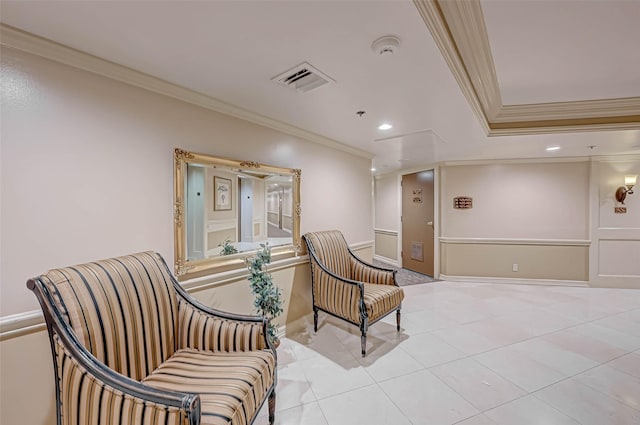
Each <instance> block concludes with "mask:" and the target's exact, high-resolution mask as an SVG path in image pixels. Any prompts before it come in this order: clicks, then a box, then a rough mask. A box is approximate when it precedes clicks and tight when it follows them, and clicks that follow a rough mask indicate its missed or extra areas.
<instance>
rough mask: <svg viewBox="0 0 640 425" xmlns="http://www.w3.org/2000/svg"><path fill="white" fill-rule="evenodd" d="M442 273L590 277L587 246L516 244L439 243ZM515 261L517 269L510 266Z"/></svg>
mask: <svg viewBox="0 0 640 425" xmlns="http://www.w3.org/2000/svg"><path fill="white" fill-rule="evenodd" d="M440 259H441V265H442V270H443V271H442V273H443V274H444V275H446V276H447V277H450V276H456V277H498V278H506V279H512V280H519V279H535V280H571V281H586V280H588V279H589V249H588V247H587V246H566V245H565V246H562V245H530V244H521V243H520V244H519V243H510V244H502V243H482V244H477V243H442V244H441V251H440ZM514 264H517V269H518V270H517V271H514V270H513V265H514Z"/></svg>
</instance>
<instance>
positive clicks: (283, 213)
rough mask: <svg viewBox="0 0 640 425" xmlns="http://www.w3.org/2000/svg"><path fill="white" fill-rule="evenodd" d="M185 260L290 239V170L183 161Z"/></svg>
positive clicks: (291, 190) (250, 249) (279, 243)
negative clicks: (270, 171)
mask: <svg viewBox="0 0 640 425" xmlns="http://www.w3.org/2000/svg"><path fill="white" fill-rule="evenodd" d="M185 213H186V223H187V232H186V239H187V240H186V246H187V261H195V260H202V259H205V258H214V257H219V256H225V255H233V254H237V253H242V252H247V251H253V250H256V249H258V248H259V247H260V244H261V243H267V242H268V243H269V245H270V246H272V247H277V246H283V245H291V244H293V176H291V175H280V174H277V173H267V172H261V171H256V170H243V169H237V168H228V167H221V166H216V165H205V164H187V182H186V210H185Z"/></svg>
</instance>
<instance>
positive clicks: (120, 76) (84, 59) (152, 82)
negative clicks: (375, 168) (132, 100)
mask: <svg viewBox="0 0 640 425" xmlns="http://www.w3.org/2000/svg"><path fill="white" fill-rule="evenodd" d="M0 45H3V46H6V47H10V48H13V49H16V50H21V51H24V52H27V53H30V54H33V55H37V56H40V57H43V58H46V59H49V60H52V61H55V62H59V63H62V64H65V65H68V66H71V67H74V68H78V69H82V70H84V71H88V72H91V73H93V74H98V75H101V76H103V77H107V78H110V79H112V80H116V81H120V82H122V83H125V84H129V85H132V86H136V87H139V88H142V89H145V90H148V91H151V92H154V93H158V94H161V95H164V96H168V97H171V98H174V99H178V100H181V101H183V102H187V103H190V104H193V105H197V106H200V107H203V108H206V109H209V110H212V111H215V112H219V113H222V114H225V115H229V116H232V117H235V118H239V119H242V120H245V121H249V122H251V123H253V124H258V125H261V126H263V127H267V128H270V129H272V130H276V131H280V132H282V133H285V134H289V135H291V136H295V137H299V138H301V139H304V140H307V141H310V142H313V143H317V144H320V145H324V146H328V147H330V148H333V149H337V150H340V151H343V152H347V153H349V154H352V155H356V156H359V157H363V158H367V159H372V158H373V157H374V156H375V155H374V154H372V153H371V152H367V151H364V150H362V149H358V148H355V147H352V146H348V145H345V144H344V143H341V142H339V141H337V140H333V139H331V138H328V137H325V136H321V135H319V134H316V133H313V132H310V131H307V130H304V129H302V128H299V127H296V126H293V125H291V124H287V123H285V122H282V121H279V120H276V119H273V118H269V117H267V116H264V115H261V114H258V113H255V112H251V111H249V110H247V109H244V108H241V107H238V106H234V105H231V104H229V103H226V102H223V101H221V100H218V99H215V98H213V97H210V96H207V95H204V94H202V93H198V92H196V91H194V90H191V89H188V88H186V87H182V86H179V85H176V84H173V83H170V82H168V81H165V80H162V79H160V78H156V77H154V76H151V75H149V74H145V73H143V72H140V71H136V70H134V69H131V68H128V67H126V66H123V65H120V64H117V63H114V62H111V61H108V60H105V59H102V58H99V57H97V56H93V55H91V54H89V53H85V52H82V51H80V50H76V49H73V48H71V47H68V46H65V45H62V44H59V43H56V42H54V41H51V40H47V39H45V38H42V37H39V36H36V35H34V34H31V33H28V32H25V31H22V30H19V29H17V28H14V27H11V26H8V25H5V24H0Z"/></svg>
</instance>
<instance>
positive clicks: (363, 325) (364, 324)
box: [360, 317, 369, 357]
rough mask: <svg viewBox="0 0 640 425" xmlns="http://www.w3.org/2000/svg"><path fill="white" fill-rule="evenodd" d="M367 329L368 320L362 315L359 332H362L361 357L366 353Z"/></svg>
mask: <svg viewBox="0 0 640 425" xmlns="http://www.w3.org/2000/svg"><path fill="white" fill-rule="evenodd" d="M368 329H369V320H368V319H367V317H364V319H363V321H362V323H361V324H360V332H361V333H362V334H361V336H360V345H361V348H362V357H364V356H366V355H367V330H368Z"/></svg>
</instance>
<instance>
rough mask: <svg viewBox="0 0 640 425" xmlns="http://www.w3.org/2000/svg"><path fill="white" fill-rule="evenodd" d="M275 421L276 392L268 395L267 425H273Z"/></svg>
mask: <svg viewBox="0 0 640 425" xmlns="http://www.w3.org/2000/svg"><path fill="white" fill-rule="evenodd" d="M275 420H276V390H275V389H274V390H273V391H272V392H271V395H269V425H273V424H274V422H275Z"/></svg>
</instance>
